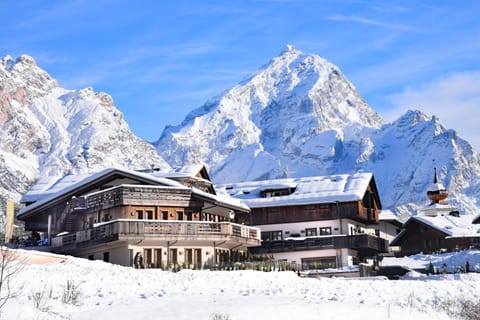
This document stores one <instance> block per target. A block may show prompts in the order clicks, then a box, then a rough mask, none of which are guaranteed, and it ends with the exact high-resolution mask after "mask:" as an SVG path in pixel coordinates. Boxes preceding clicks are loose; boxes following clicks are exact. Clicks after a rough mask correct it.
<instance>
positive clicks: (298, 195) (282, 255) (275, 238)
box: [217, 173, 388, 269]
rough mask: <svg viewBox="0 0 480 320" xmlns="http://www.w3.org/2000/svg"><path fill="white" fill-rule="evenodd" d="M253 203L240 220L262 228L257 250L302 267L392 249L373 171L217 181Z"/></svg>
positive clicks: (353, 260) (333, 264)
mask: <svg viewBox="0 0 480 320" xmlns="http://www.w3.org/2000/svg"><path fill="white" fill-rule="evenodd" d="M217 189H218V190H220V189H221V190H222V191H225V192H227V193H228V194H230V195H231V196H233V197H235V198H237V199H239V200H241V201H242V202H243V203H244V204H245V205H247V206H249V207H250V208H251V210H252V214H240V215H239V217H238V219H239V221H241V222H243V223H245V224H248V225H252V226H256V227H259V228H260V229H261V237H262V245H261V247H256V248H251V249H250V251H251V252H252V253H254V254H256V255H264V256H273V258H274V259H275V260H277V261H283V262H287V263H291V264H296V265H299V267H300V268H302V269H311V268H315V269H322V268H338V267H344V266H350V265H354V264H358V262H360V261H361V260H362V259H364V258H365V257H369V256H375V255H377V254H378V253H381V252H386V251H387V250H388V243H387V240H385V239H383V238H381V237H380V236H379V235H376V234H375V232H374V231H373V230H370V229H369V226H371V225H377V224H378V222H379V220H378V212H379V209H381V202H380V198H379V195H378V190H377V187H376V183H375V179H374V177H373V175H372V174H370V173H356V174H352V175H333V176H322V177H305V178H288V179H277V180H269V181H254V182H242V183H232V184H225V185H222V186H217Z"/></svg>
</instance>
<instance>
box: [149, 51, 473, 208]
mask: <svg viewBox="0 0 480 320" xmlns="http://www.w3.org/2000/svg"><path fill="white" fill-rule="evenodd" d="M156 145H157V146H161V149H160V148H159V149H158V151H159V152H160V153H161V154H162V155H163V156H164V158H165V159H166V160H167V161H168V162H169V163H170V164H171V165H172V166H178V165H184V164H191V163H197V162H205V163H208V164H209V166H210V169H211V174H212V177H213V179H214V181H215V182H216V183H229V182H238V181H248V180H264V179H270V178H282V177H285V176H294V177H301V176H311V175H331V174H339V173H353V172H358V171H369V172H373V173H374V174H375V178H376V182H377V184H378V186H379V191H380V194H381V199H382V203H383V205H384V207H393V206H401V205H403V206H402V207H400V208H399V210H400V211H402V210H404V211H409V212H412V211H413V209H414V208H415V207H417V206H419V205H423V204H424V202H425V199H426V197H425V192H426V188H427V187H428V185H429V184H430V183H431V182H432V179H433V166H434V162H433V160H435V165H436V166H437V167H438V169H439V174H440V178H441V179H442V181H443V182H444V184H445V185H446V187H447V188H448V189H449V190H450V191H451V194H452V195H453V196H452V197H451V201H452V202H453V204H455V205H459V206H460V209H461V210H463V211H465V212H469V213H473V214H476V213H478V212H480V211H479V209H478V204H477V203H476V201H477V200H476V199H478V196H479V190H480V183H479V182H480V179H479V178H480V177H479V175H480V160H479V156H478V154H477V153H476V152H475V151H474V150H473V149H472V147H471V145H470V144H469V143H468V142H466V141H465V140H463V139H461V138H460V137H458V136H457V134H456V133H455V131H453V130H447V129H445V128H444V127H443V126H442V125H441V123H440V121H439V119H438V118H437V117H435V116H433V117H432V118H430V117H428V116H427V115H425V114H423V113H422V112H420V111H409V112H407V113H406V114H405V115H403V116H402V117H400V118H399V119H398V120H396V121H394V122H393V123H385V122H384V121H383V119H382V118H381V116H380V115H378V114H377V113H375V112H374V111H373V110H372V109H371V108H370V107H369V106H368V105H367V104H366V103H365V101H363V100H362V98H361V97H360V95H359V94H358V93H357V91H356V90H355V88H354V86H353V85H352V84H351V83H350V82H349V81H348V80H347V79H346V78H345V77H344V76H343V74H342V73H341V71H340V70H339V69H338V67H336V66H334V65H332V64H331V63H329V62H328V61H326V60H324V59H322V58H320V57H319V56H316V55H311V54H305V53H302V52H300V51H298V50H296V49H294V48H293V47H291V46H287V48H286V49H285V50H284V51H283V52H282V53H281V54H280V55H279V56H278V57H276V58H274V59H272V60H271V61H270V62H269V63H268V64H267V65H265V66H263V67H262V68H261V69H260V70H259V71H258V72H257V73H255V74H254V75H252V76H251V77H250V78H248V79H246V80H245V81H243V82H241V83H239V84H238V85H236V86H234V87H233V88H232V89H230V90H228V91H227V92H225V93H224V94H222V95H221V96H219V97H217V98H214V99H212V100H211V101H209V102H207V103H206V104H205V105H204V106H203V107H201V108H199V109H196V110H194V111H193V112H192V113H190V114H189V115H188V116H187V117H186V119H185V120H184V121H183V122H182V123H181V124H180V125H178V126H174V127H168V128H166V129H165V131H164V132H163V133H162V135H161V137H160V139H159V140H158V142H157V143H156ZM157 148H158V147H157ZM411 203H415V204H414V205H413V206H412V205H410V204H411Z"/></svg>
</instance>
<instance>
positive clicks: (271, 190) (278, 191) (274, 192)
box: [260, 184, 297, 198]
mask: <svg viewBox="0 0 480 320" xmlns="http://www.w3.org/2000/svg"><path fill="white" fill-rule="evenodd" d="M296 189H297V186H296V185H283V184H282V185H276V186H274V185H272V186H267V187H266V188H265V189H263V190H261V191H260V194H261V196H262V198H271V197H281V196H288V195H290V194H292V193H294V192H295V190H296Z"/></svg>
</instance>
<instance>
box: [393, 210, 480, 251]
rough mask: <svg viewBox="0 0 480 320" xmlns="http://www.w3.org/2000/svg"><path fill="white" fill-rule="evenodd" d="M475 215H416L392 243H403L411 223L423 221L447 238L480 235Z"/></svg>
mask: <svg viewBox="0 0 480 320" xmlns="http://www.w3.org/2000/svg"><path fill="white" fill-rule="evenodd" d="M473 218H474V217H473V216H472V215H468V214H464V215H460V216H459V217H455V216H451V215H448V214H447V215H437V216H424V215H416V216H412V217H410V218H409V219H408V220H407V222H405V225H404V229H403V230H402V232H400V233H399V234H398V235H397V236H396V237H395V238H394V239H393V240H392V241H391V245H401V243H400V242H401V239H402V238H403V237H404V236H405V235H406V233H407V232H408V231H407V230H408V226H409V225H410V224H411V223H415V222H418V223H421V224H423V225H425V226H428V227H430V228H432V229H434V230H437V231H439V232H441V233H443V234H444V235H445V237H446V238H465V237H467V238H471V237H480V226H478V225H475V224H473V223H472V222H473Z"/></svg>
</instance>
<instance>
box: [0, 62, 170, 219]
mask: <svg viewBox="0 0 480 320" xmlns="http://www.w3.org/2000/svg"><path fill="white" fill-rule="evenodd" d="M0 127H1V130H0V172H1V173H2V179H1V182H0V202H1V203H2V207H1V208H3V206H4V203H5V201H4V200H5V199H6V198H13V199H14V200H18V198H19V195H20V194H22V193H23V192H25V190H26V189H27V188H28V186H29V185H30V184H31V183H32V182H33V181H35V179H37V178H38V177H39V176H44V175H64V174H67V173H80V172H89V171H95V170H99V169H102V168H105V167H108V166H117V167H122V168H131V169H142V168H148V167H150V166H151V165H152V164H154V165H155V166H158V167H164V168H168V164H166V162H165V161H164V160H163V159H162V158H161V157H160V156H159V155H158V154H157V153H156V151H155V149H154V148H153V147H152V145H151V144H149V143H148V142H146V141H144V140H142V139H140V138H138V137H136V136H135V135H133V134H132V132H131V131H130V129H129V127H128V125H127V123H126V122H125V120H124V118H123V115H122V113H121V112H120V111H118V110H117V109H116V108H115V106H114V103H113V100H112V98H111V97H110V96H109V95H108V94H105V93H96V92H94V91H93V89H92V88H86V89H83V90H66V89H63V88H61V87H59V86H58V83H57V81H56V80H54V79H52V77H51V76H50V75H49V74H48V73H46V72H45V71H44V70H42V69H40V68H39V67H38V66H37V65H36V63H35V61H34V59H33V58H31V57H29V56H26V55H22V56H20V57H19V58H17V59H16V60H14V59H12V58H11V57H9V56H7V57H5V58H3V59H2V60H0ZM0 216H3V215H0Z"/></svg>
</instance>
